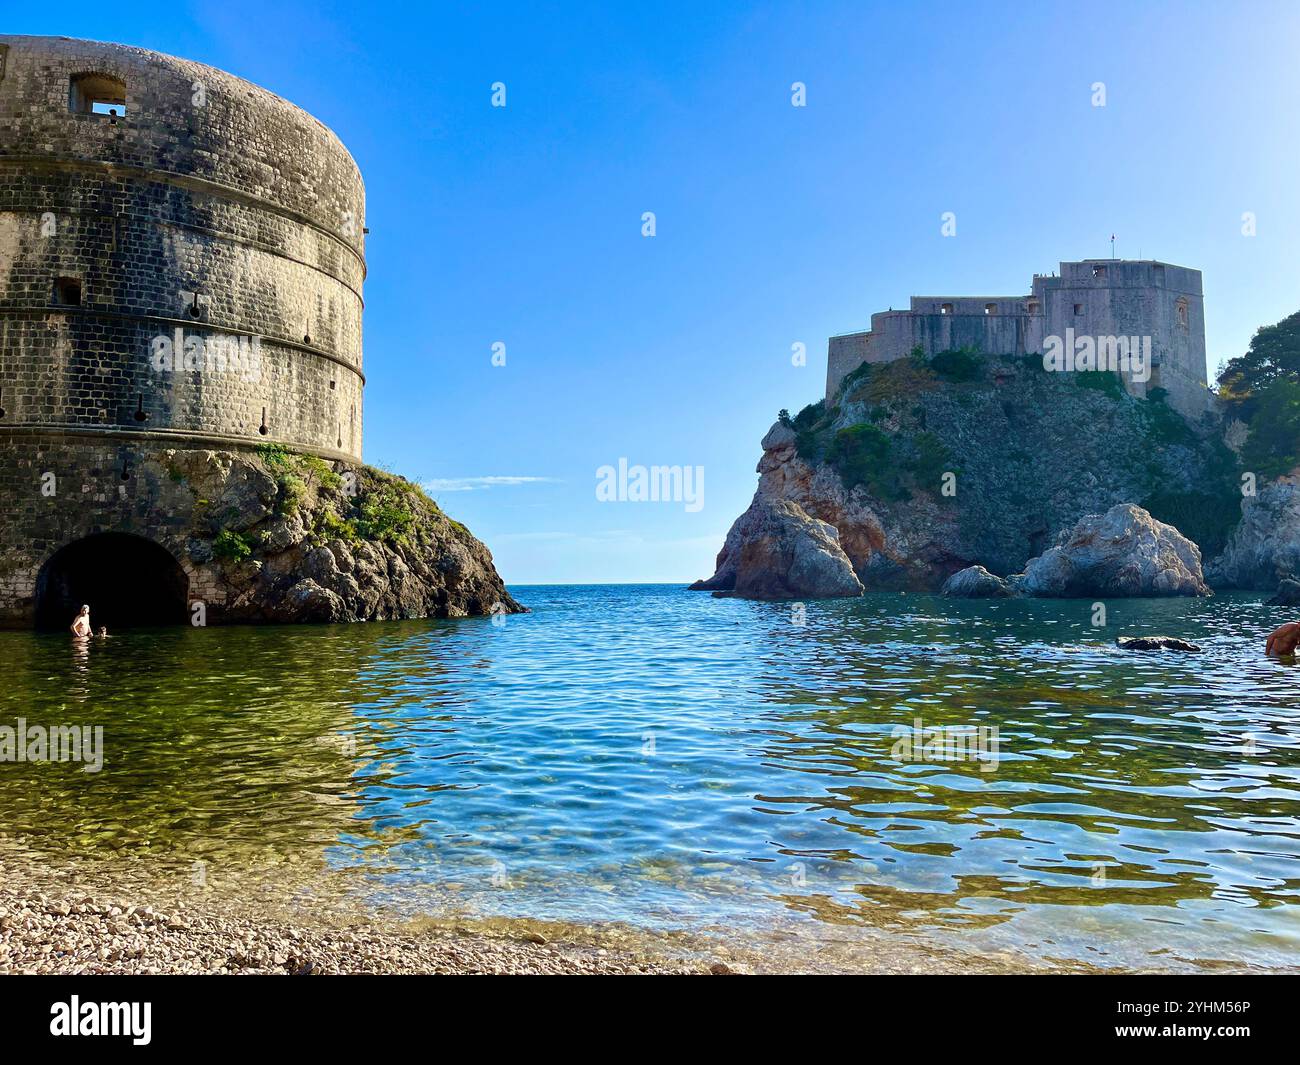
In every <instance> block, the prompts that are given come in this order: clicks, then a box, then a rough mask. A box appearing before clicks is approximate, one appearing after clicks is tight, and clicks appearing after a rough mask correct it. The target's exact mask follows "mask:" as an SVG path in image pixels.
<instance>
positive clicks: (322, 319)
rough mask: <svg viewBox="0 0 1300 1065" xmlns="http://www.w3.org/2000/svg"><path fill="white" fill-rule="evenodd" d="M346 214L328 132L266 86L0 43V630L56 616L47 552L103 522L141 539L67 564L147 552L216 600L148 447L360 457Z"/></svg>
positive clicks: (357, 281)
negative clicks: (46, 614) (45, 613)
mask: <svg viewBox="0 0 1300 1065" xmlns="http://www.w3.org/2000/svg"><path fill="white" fill-rule="evenodd" d="M364 223H365V201H364V189H363V186H362V180H361V174H360V172H359V171H358V169H357V166H356V164H355V163H354V162H353V160H352V158H351V156H350V155H349V154H348V152H347V151H346V149H345V148H344V147H343V145H342V144H341V143H340V142H339V140H338V138H337V137H336V136H335V135H334V134H333V133H332V132H331V131H330V130H329V129H327V128H326V127H325V126H324V125H322V124H321V123H320V122H318V121H317V120H316V119H314V118H313V117H312V116H311V115H309V114H307V113H306V112H304V111H302V110H300V109H299V108H297V107H295V106H293V105H292V104H290V103H288V102H286V101H285V100H282V99H280V98H279V97H277V96H275V95H273V94H271V93H269V92H267V91H266V90H264V89H261V88H258V87H257V86H255V85H252V84H250V83H248V82H246V81H242V80H241V79H239V78H236V77H233V76H231V75H229V74H225V73H223V72H221V71H219V70H215V69H213V68H212V67H208V66H204V65H203V64H200V63H194V62H189V61H186V60H182V59H176V58H173V57H170V56H165V55H159V54H156V53H153V52H148V51H144V50H142V49H138V48H131V47H125V46H121V45H114V44H100V43H94V42H89V41H79V40H71V39H68V38H52V37H23V36H0V506H3V510H4V517H3V527H2V529H0V623H9V624H30V623H31V622H32V620H33V619H34V618H35V619H36V620H38V621H39V620H40V614H41V610H42V600H43V599H49V600H50V602H49V607H50V609H51V610H53V611H55V612H56V614H57V616H59V617H63V613H64V612H66V610H67V609H68V607H69V604H70V602H71V600H70V599H69V596H71V595H74V593H75V592H76V588H75V584H76V582H75V580H74V581H72V586H70V585H69V578H68V575H67V573H66V572H64V570H65V569H66V567H63V568H61V567H60V565H59V564H58V562H57V560H55V558H54V556H55V555H56V553H59V552H61V551H67V550H72V549H76V548H77V547H78V545H82V546H84V545H86V544H90V545H92V547H93V546H94V545H95V544H107V543H108V540H107V539H104V538H103V537H102V536H101V534H104V533H111V532H113V531H115V530H116V531H118V532H119V533H122V534H126V533H130V534H140V533H142V532H146V531H147V536H148V539H147V540H141V541H140V542H139V543H137V544H134V545H133V546H130V547H127V546H124V544H125V542H124V541H123V542H122V543H117V544H116V545H115V547H114V548H113V550H111V551H110V550H109V549H108V548H107V547H102V548H100V549H97V554H96V551H91V552H90V555H89V556H87V557H83V558H82V559H81V560H80V565H81V567H82V569H83V570H84V569H85V568H86V567H87V566H88V565H92V564H93V565H97V566H100V567H106V566H107V567H123V566H125V567H132V566H135V567H139V568H140V570H141V571H145V570H148V568H149V567H150V566H151V565H154V564H155V563H158V562H159V560H160V557H161V556H158V555H157V549H158V548H161V549H162V550H163V551H164V552H166V553H167V554H168V555H170V559H169V564H170V565H171V566H172V570H171V577H170V578H169V579H170V580H172V582H173V583H174V584H177V583H179V582H181V581H186V582H187V583H188V586H189V587H188V589H187V591H188V594H189V595H191V596H193V595H199V596H202V595H213V596H216V595H217V594H218V593H217V590H216V589H214V588H211V587H205V581H206V580H207V578H206V577H204V575H203V574H202V573H200V572H199V571H198V570H196V567H195V565H194V563H193V561H192V560H191V559H189V558H187V557H186V552H185V543H184V541H183V530H182V529H181V526H183V525H185V524H186V523H187V521H188V520H189V518H188V516H187V515H173V514H170V513H169V510H168V508H169V503H168V499H169V496H168V491H169V488H168V485H167V483H166V478H160V477H159V476H158V465H157V462H156V461H155V462H152V463H151V462H149V461H148V460H149V456H150V455H157V454H158V453H159V452H160V449H167V448H178V449H190V450H195V449H210V450H211V451H215V452H217V453H221V454H228V453H232V452H233V453H235V454H239V453H241V452H247V451H250V450H251V449H253V448H255V447H256V446H257V445H262V444H268V443H271V444H280V445H284V446H285V447H286V448H289V449H292V450H293V451H294V452H297V453H302V454H308V455H315V456H319V457H322V458H325V459H330V460H336V461H341V462H343V463H350V462H351V463H355V462H359V459H360V455H361V424H362V423H361V413H362V388H363V386H364V383H365V378H364V376H363V374H362V369H361V312H362V298H361V286H362V282H363V280H364V278H365V272H366V266H365V258H364V234H365V229H364ZM150 541H152V542H150ZM150 549H153V554H151V553H150ZM83 555H85V551H83ZM65 561H66V560H65ZM52 563H53V566H52ZM176 566H179V567H180V571H179V572H178V571H176V569H175V567H176ZM74 569H75V567H74ZM60 582H62V583H61V584H60ZM60 589H61V590H60ZM50 620H51V622H52V621H53V620H55V618H54V616H52V617H51V619H50ZM70 620H71V618H70V617H63V621H62V624H63V625H66V624H67V623H68V621H70Z"/></svg>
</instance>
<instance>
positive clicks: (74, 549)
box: [36, 533, 189, 633]
mask: <svg viewBox="0 0 1300 1065" xmlns="http://www.w3.org/2000/svg"><path fill="white" fill-rule="evenodd" d="M188 593H189V578H188V577H186V576H185V571H184V570H183V569H181V567H180V564H179V563H178V562H177V561H176V559H174V558H173V557H172V556H171V553H170V552H169V551H167V549H166V548H164V547H160V546H159V545H158V544H156V543H154V542H153V541H152V540H147V539H145V538H144V537H143V536H131V535H128V534H126V533H97V534H95V535H94V536H87V537H86V538H85V539H83V540H75V541H73V542H72V543H70V544H68V545H66V546H65V547H61V548H59V550H58V551H56V552H54V554H53V555H51V556H50V558H49V560H48V561H47V562H46V563H45V565H44V566H42V567H41V572H40V574H39V575H38V576H37V578H36V627H37V628H38V629H66V628H67V627H68V626H69V625H71V624H72V619H73V618H74V617H76V615H77V612H78V611H79V610H80V609H81V607H82V605H83V604H85V605H88V606H89V607H90V621H91V624H92V625H93V626H94V628H95V630H96V631H98V630H99V627H100V626H101V625H104V626H107V628H108V631H109V632H110V633H112V632H113V631H114V630H116V629H126V628H134V627H138V626H142V625H181V624H184V623H185V620H186V617H187V602H186V600H187V598H188Z"/></svg>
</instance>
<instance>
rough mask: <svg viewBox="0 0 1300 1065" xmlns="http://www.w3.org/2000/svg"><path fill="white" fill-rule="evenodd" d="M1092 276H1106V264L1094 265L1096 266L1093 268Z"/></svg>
mask: <svg viewBox="0 0 1300 1065" xmlns="http://www.w3.org/2000/svg"><path fill="white" fill-rule="evenodd" d="M1092 276H1093V277H1098V278H1101V277H1105V276H1106V268H1105V267H1104V266H1094V267H1093V268H1092Z"/></svg>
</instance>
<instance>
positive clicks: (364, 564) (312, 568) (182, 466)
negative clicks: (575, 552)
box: [153, 445, 523, 622]
mask: <svg viewBox="0 0 1300 1065" xmlns="http://www.w3.org/2000/svg"><path fill="white" fill-rule="evenodd" d="M153 461H155V462H156V463H157V464H158V465H160V466H161V467H162V468H163V470H165V473H166V478H167V480H168V481H170V482H171V487H170V489H169V491H170V492H171V493H172V494H173V495H174V496H176V497H178V498H176V499H171V500H169V501H168V512H169V513H171V514H188V515H189V516H190V519H189V525H188V527H187V528H185V529H183V530H176V531H174V532H173V534H172V538H173V539H178V540H182V541H183V544H184V548H183V552H184V555H185V559H184V561H185V562H186V563H187V568H188V569H190V570H191V584H192V586H199V587H207V588H209V589H213V590H214V591H215V594H212V595H211V596H210V598H211V600H212V602H211V606H210V609H209V617H210V618H211V619H212V620H215V621H221V622H259V621H275V622H297V621H325V622H335V621H370V620H385V619H393V618H422V617H463V616H466V615H471V614H488V613H493V612H497V613H517V612H519V611H521V610H523V608H522V607H521V606H519V604H518V603H516V602H515V600H514V599H512V598H511V597H510V595H509V593H507V592H506V590H505V586H504V584H503V583H502V581H501V578H500V577H499V576H498V575H497V572H496V569H495V568H494V566H493V564H492V555H491V553H490V552H489V551H488V549H487V548H486V547H484V546H483V544H481V543H480V542H479V541H478V540H476V539H475V538H474V536H473V535H471V533H470V532H469V530H468V529H466V528H465V526H463V525H461V524H460V523H459V522H456V521H453V520H451V519H450V518H448V517H447V516H446V515H445V514H443V513H442V511H441V510H440V509H439V508H438V506H437V504H436V503H434V502H433V500H431V499H429V498H428V496H426V495H425V494H424V493H423V492H422V491H421V490H420V489H419V488H418V487H417V486H415V485H413V484H411V483H410V482H408V481H406V480H404V479H403V478H400V477H396V476H394V475H392V474H388V473H384V472H382V471H380V470H375V469H372V468H370V467H367V466H346V467H345V466H343V465H341V464H339V463H329V462H325V461H324V460H322V459H318V458H314V457H310V456H304V455H299V454H296V453H293V452H289V451H286V450H284V449H282V448H279V447H276V446H271V445H268V446H264V447H261V448H258V449H257V451H256V453H253V454H250V453H242V452H241V453H236V452H222V451H172V450H166V451H160V452H159V453H157V455H156V456H154V459H153Z"/></svg>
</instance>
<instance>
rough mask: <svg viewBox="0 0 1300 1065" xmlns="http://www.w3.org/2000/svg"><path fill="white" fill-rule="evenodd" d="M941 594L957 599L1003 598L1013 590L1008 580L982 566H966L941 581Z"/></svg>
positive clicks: (1012, 593)
mask: <svg viewBox="0 0 1300 1065" xmlns="http://www.w3.org/2000/svg"><path fill="white" fill-rule="evenodd" d="M941 594H943V595H948V596H952V597H954V598H958V599H1003V598H1006V597H1007V596H1009V595H1014V594H1015V591H1014V589H1013V588H1012V586H1011V584H1010V583H1009V582H1008V581H1006V580H1004V579H1003V578H1001V577H999V576H998V575H997V574H996V573H990V572H989V571H988V570H986V569H985V568H984V567H983V566H967V567H966V568H965V569H963V570H958V571H957V572H956V573H954V574H953V575H952V576H951V577H949V578H948V579H947V580H946V581H944V582H943V588H942V589H941Z"/></svg>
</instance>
